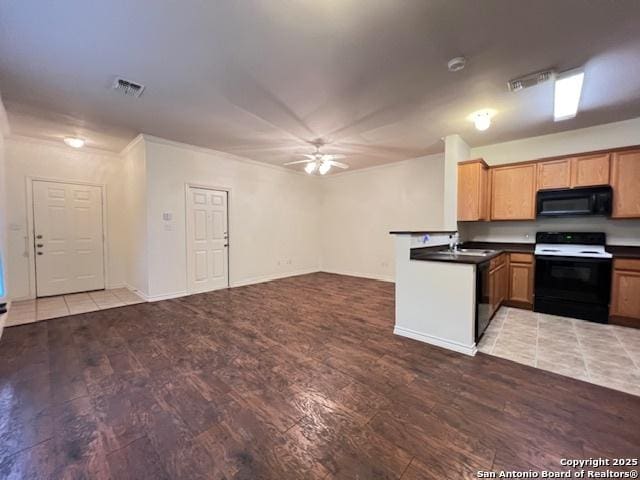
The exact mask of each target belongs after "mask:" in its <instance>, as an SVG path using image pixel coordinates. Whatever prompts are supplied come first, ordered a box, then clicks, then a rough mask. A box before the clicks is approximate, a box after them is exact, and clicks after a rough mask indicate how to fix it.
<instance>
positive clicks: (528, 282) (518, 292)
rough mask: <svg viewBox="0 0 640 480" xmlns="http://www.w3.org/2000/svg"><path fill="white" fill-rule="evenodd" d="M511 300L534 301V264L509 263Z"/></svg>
mask: <svg viewBox="0 0 640 480" xmlns="http://www.w3.org/2000/svg"><path fill="white" fill-rule="evenodd" d="M509 300H510V301H512V302H522V303H533V265H532V264H530V263H529V264H527V263H511V264H510V265H509Z"/></svg>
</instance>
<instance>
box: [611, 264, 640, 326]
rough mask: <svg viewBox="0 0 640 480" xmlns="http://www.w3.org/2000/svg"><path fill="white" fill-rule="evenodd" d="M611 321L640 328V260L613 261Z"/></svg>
mask: <svg viewBox="0 0 640 480" xmlns="http://www.w3.org/2000/svg"><path fill="white" fill-rule="evenodd" d="M609 322H610V323H614V324H617V325H625V326H628V327H635V328H640V260H635V259H615V260H614V261H613V278H612V281H611V303H610V307H609Z"/></svg>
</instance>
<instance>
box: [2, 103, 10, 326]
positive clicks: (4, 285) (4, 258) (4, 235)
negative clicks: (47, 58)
mask: <svg viewBox="0 0 640 480" xmlns="http://www.w3.org/2000/svg"><path fill="white" fill-rule="evenodd" d="M8 131H9V124H8V122H7V116H6V113H5V110H4V105H3V104H2V99H1V98H0V303H6V302H7V300H8V293H7V272H6V271H5V269H6V267H5V266H6V262H7V197H6V180H7V177H6V173H5V154H4V150H5V146H4V136H5V135H6V134H7V133H8ZM6 318H7V315H6V314H4V315H2V314H0V337H1V336H2V330H3V329H4V324H5V321H6Z"/></svg>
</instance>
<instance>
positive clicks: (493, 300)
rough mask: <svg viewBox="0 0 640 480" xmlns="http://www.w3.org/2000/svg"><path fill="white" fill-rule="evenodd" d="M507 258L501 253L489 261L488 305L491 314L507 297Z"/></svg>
mask: <svg viewBox="0 0 640 480" xmlns="http://www.w3.org/2000/svg"><path fill="white" fill-rule="evenodd" d="M508 269H509V267H508V259H507V255H506V254H504V253H503V254H501V255H499V256H498V257H496V258H495V259H493V260H492V261H491V265H490V267H489V305H490V310H491V315H493V314H494V313H495V312H496V310H498V308H500V305H502V304H503V303H504V301H505V300H506V299H507V295H508V292H509V277H508Z"/></svg>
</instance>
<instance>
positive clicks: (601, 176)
mask: <svg viewBox="0 0 640 480" xmlns="http://www.w3.org/2000/svg"><path fill="white" fill-rule="evenodd" d="M610 156H611V155H610V154H608V153H605V154H600V155H588V156H585V157H575V158H573V159H572V160H571V186H572V187H590V186H593V185H609V164H610V161H609V159H610Z"/></svg>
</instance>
